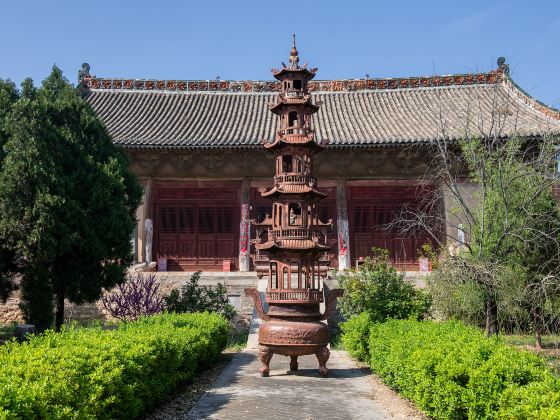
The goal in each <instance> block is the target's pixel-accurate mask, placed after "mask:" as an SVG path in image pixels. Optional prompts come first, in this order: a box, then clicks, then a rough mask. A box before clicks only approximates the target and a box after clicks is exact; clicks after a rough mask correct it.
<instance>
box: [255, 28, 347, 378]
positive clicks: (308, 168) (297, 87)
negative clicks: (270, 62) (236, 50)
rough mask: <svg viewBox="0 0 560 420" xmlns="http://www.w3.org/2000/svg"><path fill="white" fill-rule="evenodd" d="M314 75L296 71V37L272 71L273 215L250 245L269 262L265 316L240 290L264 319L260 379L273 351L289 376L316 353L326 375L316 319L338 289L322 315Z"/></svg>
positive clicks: (324, 333)
mask: <svg viewBox="0 0 560 420" xmlns="http://www.w3.org/2000/svg"><path fill="white" fill-rule="evenodd" d="M316 71H317V69H308V68H307V65H303V66H301V67H300V65H299V57H298V51H297V49H296V45H295V36H294V42H293V46H292V51H291V53H290V64H289V66H286V65H284V64H283V65H282V69H281V70H276V69H274V70H273V71H272V72H273V75H274V77H275V78H276V79H278V80H279V81H280V87H281V91H280V93H279V94H278V98H277V100H276V102H275V103H274V104H271V105H270V106H269V108H270V111H272V112H273V113H274V114H276V115H278V118H279V130H278V131H277V133H276V138H275V139H274V141H271V142H269V141H264V147H265V148H266V149H267V150H269V151H270V152H272V153H274V154H275V156H276V176H275V177H274V186H273V187H272V189H270V190H268V191H267V190H263V191H261V194H262V196H263V197H267V198H269V199H270V200H271V201H272V217H271V218H267V219H265V220H264V221H262V222H261V223H258V224H257V225H258V227H260V228H261V229H262V228H263V227H265V228H266V232H265V235H264V238H263V237H262V236H261V235H257V239H256V240H255V247H256V249H257V250H258V252H259V254H262V253H265V254H266V255H267V256H268V258H269V270H268V287H267V289H266V294H265V296H266V301H267V303H268V304H269V310H268V312H267V313H266V314H265V313H264V310H263V305H262V302H261V299H260V294H259V292H258V291H257V290H256V289H246V290H245V292H246V293H247V295H249V296H251V297H253V299H254V300H255V305H256V308H257V313H258V315H259V316H260V317H261V318H262V319H263V320H264V321H266V322H265V323H264V324H263V325H262V326H261V327H260V329H259V345H260V349H259V355H260V359H261V361H262V363H263V366H262V368H261V369H260V372H261V375H262V376H268V374H269V371H270V368H269V363H270V360H271V358H272V355H273V354H282V355H285V356H290V357H291V362H290V370H292V371H296V370H297V368H298V363H297V358H298V356H303V355H307V354H315V355H316V356H317V359H318V361H319V373H320V374H321V376H326V375H327V372H328V370H327V367H326V363H327V360H328V359H329V354H330V353H329V349H328V344H329V330H328V327H327V325H325V324H324V323H322V322H321V320H324V319H326V318H327V316H328V314H329V312H330V311H331V310H332V308H333V306H334V303H335V301H336V298H337V296H339V295H340V294H341V291H340V290H338V289H337V290H331V291H330V292H329V294H328V295H327V299H326V307H325V312H324V313H323V314H321V313H320V309H319V305H320V304H321V303H322V302H323V295H324V290H323V288H322V282H321V279H322V277H323V276H324V275H326V270H325V267H321V264H320V263H319V260H320V256H321V254H324V253H325V252H326V251H328V250H329V249H330V246H329V245H328V243H327V232H328V229H329V228H330V227H331V225H332V220H330V221H328V222H326V223H323V222H322V221H321V220H319V208H318V207H319V201H320V200H321V199H323V198H325V197H326V194H325V193H323V192H321V191H319V190H318V189H317V179H316V178H315V177H314V176H313V155H314V154H315V153H318V152H320V151H321V150H323V147H324V142H323V144H319V143H318V142H316V141H315V136H314V132H313V130H312V129H311V116H312V115H313V114H314V113H315V112H317V111H318V109H319V107H318V106H317V105H315V104H314V103H313V102H312V101H311V94H310V93H309V89H308V82H309V81H310V80H311V79H313V77H315V73H316Z"/></svg>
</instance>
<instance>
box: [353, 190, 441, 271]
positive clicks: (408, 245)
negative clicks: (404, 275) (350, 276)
mask: <svg viewBox="0 0 560 420" xmlns="http://www.w3.org/2000/svg"><path fill="white" fill-rule="evenodd" d="M422 193H423V190H421V189H419V188H416V187H350V188H349V191H348V192H347V197H348V216H349V225H350V242H351V256H352V259H353V260H354V261H355V260H357V259H359V258H360V257H367V256H369V255H371V248H372V247H375V248H384V249H387V250H388V251H389V258H390V259H391V262H392V263H393V264H394V265H396V266H399V267H402V268H415V267H417V262H418V249H419V248H420V247H421V246H422V244H425V243H428V242H430V240H429V236H428V235H427V233H426V232H418V233H417V234H416V235H415V236H409V237H402V236H401V235H400V234H399V233H398V232H396V231H392V230H390V229H388V228H387V227H388V225H389V224H390V223H391V222H392V221H394V220H395V218H396V217H397V216H398V214H399V212H400V210H401V208H402V206H404V205H406V206H409V208H410V206H415V205H416V204H417V203H418V202H419V200H420V199H421V195H422ZM354 261H353V262H354Z"/></svg>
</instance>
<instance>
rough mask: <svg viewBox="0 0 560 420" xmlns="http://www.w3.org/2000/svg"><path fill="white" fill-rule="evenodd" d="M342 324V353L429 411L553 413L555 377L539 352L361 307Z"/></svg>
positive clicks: (556, 410) (458, 415)
mask: <svg viewBox="0 0 560 420" xmlns="http://www.w3.org/2000/svg"><path fill="white" fill-rule="evenodd" d="M366 324H368V325H369V327H370V328H369V331H367V332H366V330H367V328H366V327H365V325H366ZM343 331H344V335H343V343H344V344H345V346H346V348H347V349H348V351H349V353H350V354H352V355H353V356H354V357H357V358H361V359H362V360H364V361H367V362H368V363H369V364H370V366H371V368H372V370H373V371H374V372H375V373H376V374H378V375H379V376H380V377H381V378H382V379H383V381H384V382H385V383H386V384H387V385H389V386H390V387H392V388H394V389H396V390H397V391H399V392H400V393H401V394H402V395H404V396H405V397H407V398H409V399H411V400H412V401H414V402H415V403H416V404H417V405H418V407H420V408H421V409H422V410H423V411H424V412H425V413H427V414H428V415H430V416H431V417H433V418H436V419H464V418H469V419H484V418H503V419H558V418H560V380H559V379H558V378H556V377H554V376H553V375H552V374H551V373H550V371H549V370H548V369H547V368H546V365H545V363H544V362H543V360H542V359H541V358H539V357H538V356H536V355H534V354H530V353H528V352H523V351H519V350H516V349H514V348H512V347H510V346H508V345H506V344H505V343H504V342H503V341H502V340H500V339H496V338H492V339H489V338H486V336H484V334H482V332H480V331H479V330H478V329H476V328H472V327H467V326H465V325H464V324H462V323H460V322H454V321H449V322H444V323H434V322H420V321H409V320H390V321H388V322H386V323H382V324H373V323H371V322H369V323H368V320H367V316H364V315H361V316H360V317H356V318H354V319H351V320H350V321H349V322H348V323H346V324H345V325H344V326H343ZM366 337H368V338H366Z"/></svg>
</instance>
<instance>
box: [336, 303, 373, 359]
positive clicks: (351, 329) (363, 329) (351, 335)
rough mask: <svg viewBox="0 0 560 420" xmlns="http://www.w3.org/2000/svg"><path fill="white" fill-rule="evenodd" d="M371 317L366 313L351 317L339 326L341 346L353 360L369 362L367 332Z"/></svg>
mask: <svg viewBox="0 0 560 420" xmlns="http://www.w3.org/2000/svg"><path fill="white" fill-rule="evenodd" d="M371 324H372V321H371V317H370V315H369V314H368V313H367V312H363V313H361V314H360V315H356V316H353V317H352V318H350V319H349V320H348V321H346V322H345V323H343V324H342V325H341V328H342V345H343V346H344V349H345V350H346V351H347V352H348V353H349V354H350V356H352V357H354V358H355V359H358V360H361V361H362V362H364V361H367V360H369V341H368V340H369V331H370V328H371Z"/></svg>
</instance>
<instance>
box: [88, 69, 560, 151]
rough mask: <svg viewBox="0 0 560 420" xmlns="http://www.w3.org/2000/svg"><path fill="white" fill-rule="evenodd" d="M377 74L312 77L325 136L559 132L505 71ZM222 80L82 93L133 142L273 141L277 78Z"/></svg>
mask: <svg viewBox="0 0 560 420" xmlns="http://www.w3.org/2000/svg"><path fill="white" fill-rule="evenodd" d="M481 76H482V77H481ZM469 77H471V79H469ZM446 78H447V79H446ZM477 78H478V79H477ZM371 80H373V81H374V83H373V84H372V83H370V82H371ZM371 80H365V81H364V80H362V81H317V82H313V83H314V85H313V86H312V88H313V89H314V92H313V95H312V98H313V100H314V101H315V102H316V103H319V104H321V107H320V110H319V111H318V112H317V113H316V114H314V115H313V128H314V129H315V130H316V134H317V140H323V139H329V141H330V144H331V145H332V144H335V145H372V144H394V143H411V142H422V141H429V140H432V139H434V138H439V137H442V136H446V137H449V138H461V137H465V136H466V135H470V136H478V135H479V134H480V133H481V131H482V132H484V133H486V134H490V133H494V134H498V135H500V136H511V135H513V134H519V135H524V136H534V135H543V134H545V133H547V132H555V133H560V113H559V112H558V111H557V110H554V109H552V108H549V107H546V106H544V105H542V104H540V103H539V102H537V101H535V100H534V99H532V98H531V97H529V96H528V95H527V94H525V93H524V92H523V91H522V90H521V89H519V88H518V87H517V86H516V85H515V84H514V83H513V82H512V81H511V80H510V79H509V77H507V75H504V74H503V73H501V72H499V71H495V72H490V73H484V74H481V75H456V76H440V77H432V78H416V79H414V78H409V79H371ZM379 80H384V81H385V83H384V84H382V83H381V82H379ZM445 80H449V81H450V82H449V83H446V82H445ZM465 80H466V81H467V82H468V81H470V82H468V83H466V82H465ZM477 80H478V81H477ZM126 83H129V88H126V87H125V85H126ZM150 83H151V84H150ZM171 83H173V85H171ZM181 83H183V85H181ZM224 83H226V82H221V84H219V85H217V84H216V83H213V86H214V87H215V89H212V88H211V85H210V82H187V81H185V82H181V81H159V82H154V81H134V80H133V81H126V80H117V79H97V78H91V79H88V80H86V83H85V84H84V85H83V86H85V89H84V90H83V91H84V94H85V96H86V98H87V100H88V101H89V102H90V104H91V106H92V107H93V109H94V110H95V111H96V112H97V113H98V115H99V116H100V117H101V119H102V120H103V121H104V122H105V124H106V126H107V128H108V130H109V132H110V134H111V135H112V137H113V140H114V141H115V142H116V143H119V144H122V145H125V146H127V147H197V146H205V147H214V146H216V147H224V146H260V141H261V139H263V138H266V139H273V138H274V133H275V129H276V119H277V117H276V116H275V115H274V114H272V113H271V112H270V111H269V110H268V106H267V105H268V103H270V102H272V101H273V99H274V95H275V93H274V92H273V90H274V89H275V87H274V83H273V82H239V86H242V88H240V89H237V88H235V89H234V87H235V86H237V85H236V84H235V83H237V82H227V84H224ZM248 83H252V85H248ZM169 86H173V89H169V88H168V87H169ZM177 86H179V87H177ZM181 86H184V89H181ZM402 86H405V87H402ZM247 90H250V91H247ZM259 90H260V91H259Z"/></svg>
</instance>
